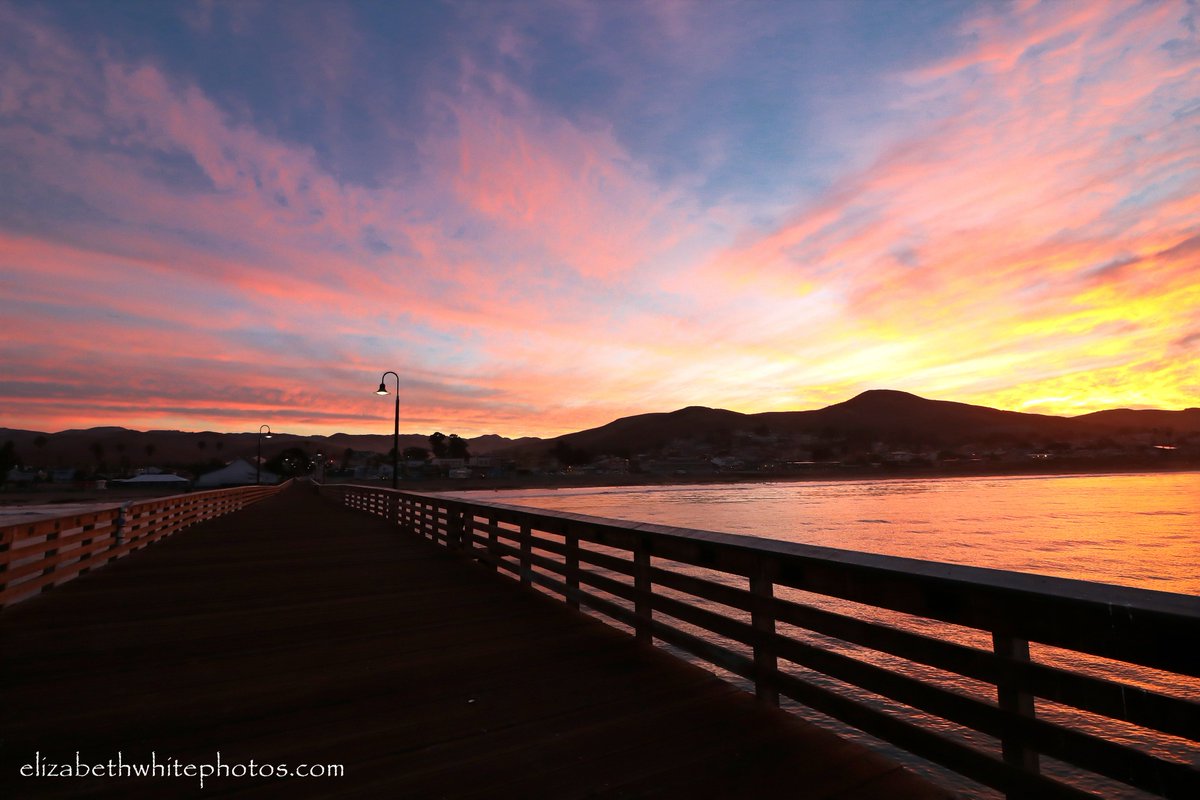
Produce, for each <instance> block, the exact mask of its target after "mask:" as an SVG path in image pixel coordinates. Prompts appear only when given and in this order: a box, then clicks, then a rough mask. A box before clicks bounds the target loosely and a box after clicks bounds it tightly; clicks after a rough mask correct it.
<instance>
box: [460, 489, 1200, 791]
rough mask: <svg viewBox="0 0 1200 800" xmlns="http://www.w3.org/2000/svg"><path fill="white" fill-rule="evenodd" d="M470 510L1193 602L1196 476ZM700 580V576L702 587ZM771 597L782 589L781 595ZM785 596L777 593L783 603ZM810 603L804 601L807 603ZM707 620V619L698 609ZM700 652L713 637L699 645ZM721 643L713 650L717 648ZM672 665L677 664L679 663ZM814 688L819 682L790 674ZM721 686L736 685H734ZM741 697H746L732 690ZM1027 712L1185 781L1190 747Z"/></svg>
mask: <svg viewBox="0 0 1200 800" xmlns="http://www.w3.org/2000/svg"><path fill="white" fill-rule="evenodd" d="M461 494H462V496H464V497H468V498H470V499H473V500H477V501H480V502H488V501H489V500H490V501H495V502H503V503H509V504H514V505H525V506H532V507H536V508H543V509H549V510H561V511H570V512H575V513H584V514H592V515H595V516H601V517H610V518H617V519H626V520H634V521H642V522H655V523H660V524H664V525H673V526H679V527H689V528H699V529H704V530H715V531H725V532H730V533H739V534H746V535H751V536H760V537H764V538H770V539H778V540H784V541H792V542H800V543H804V544H813V545H821V546H825V547H837V548H843V549H848V550H858V551H864V552H871V553H880V554H885V555H895V556H905V557H910V558H920V559H925V560H930V561H940V562H947V563H954V564H965V565H970V566H981V567H993V568H997V569H1007V570H1014V571H1019V572H1027V573H1036V574H1042V575H1055V576H1060V577H1066V578H1076V579H1080V580H1088V581H1095V582H1100V583H1109V584H1116V585H1123V586H1134V587H1140V588H1146V589H1154V590H1158V591H1166V592H1176V593H1182V594H1190V595H1200V473H1197V472H1190V473H1167V474H1130V475H1072V476H1037V477H1033V476H1005V477H988V478H983V477H971V478H945V479H915V480H904V479H891V480H881V481H873V480H853V481H820V482H795V483H761V484H737V485H690V486H653V487H632V488H631V487H618V488H587V489H557V490H509V491H498V492H464V493H461ZM706 577H710V578H711V577H712V576H711V575H709V576H706ZM784 591H785V592H787V591H790V590H784ZM795 594H796V595H797V596H796V597H792V598H790V599H795V600H798V601H802V602H808V603H813V604H818V605H821V606H822V607H824V608H828V609H830V610H833V611H838V612H841V613H848V614H852V615H857V616H871V617H873V618H875V619H876V620H878V621H881V622H885V623H887V624H895V625H898V626H900V627H906V628H909V629H914V630H919V631H922V632H925V633H929V634H936V635H940V636H943V637H946V638H950V639H952V640H954V641H958V642H960V643H962V644H967V645H972V646H977V647H983V648H988V647H990V638H988V636H987V635H986V634H982V633H980V632H976V631H970V630H968V629H954V630H948V627H949V626H944V625H941V624H940V623H930V622H928V621H919V620H912V619H902V618H900V616H899V615H893V614H890V613H888V612H882V611H880V610H877V609H869V608H864V607H860V606H857V605H855V604H852V603H844V602H842V601H837V600H831V599H827V598H814V597H813V596H811V595H804V596H800V595H803V593H795ZM785 596H786V594H785ZM814 600H815V603H814ZM714 610H718V611H720V609H719V608H717V609H714ZM793 633H794V634H795V633H799V635H800V637H801V638H805V639H808V640H809V641H813V642H814V643H819V644H822V645H823V646H827V647H829V648H831V649H834V650H838V651H841V652H844V653H845V654H847V655H853V656H855V657H858V658H863V659H864V660H868V661H871V662H873V663H876V664H878V665H880V666H887V667H888V668H891V669H896V670H898V671H904V672H907V673H909V674H912V675H914V676H915V677H921V678H922V679H925V680H938V681H941V682H942V683H943V685H947V686H948V687H949V688H952V689H954V690H955V691H959V692H961V693H964V694H969V695H974V696H977V697H979V698H980V699H984V700H986V701H988V702H994V699H995V690H994V688H993V687H990V686H986V685H982V684H975V683H974V682H972V681H969V680H967V679H963V678H958V677H955V676H947V675H946V674H944V673H942V674H935V673H936V670H932V669H930V668H925V667H923V666H921V665H913V664H910V663H908V662H901V660H898V659H893V658H891V657H889V656H886V655H883V654H877V653H870V652H864V651H862V650H861V649H858V648H855V647H854V646H852V645H847V644H845V643H842V642H837V641H835V640H827V639H825V638H824V637H820V636H818V635H816V634H807V635H806V634H805V633H804V632H793ZM709 638H713V637H712V636H709ZM719 643H721V644H723V645H725V644H728V643H727V642H724V641H721V642H719ZM677 654H678V655H681V656H683V657H688V658H690V657H689V656H688V655H687V654H686V653H682V652H677ZM1032 654H1033V658H1034V659H1035V660H1037V661H1041V662H1044V663H1049V664H1055V665H1059V666H1065V667H1070V668H1073V669H1081V670H1083V671H1085V672H1090V673H1092V674H1096V675H1099V676H1104V677H1111V678H1115V679H1120V680H1124V681H1131V682H1133V683H1135V684H1138V685H1143V686H1146V687H1147V688H1152V689H1154V690H1156V691H1161V692H1165V693H1168V694H1172V695H1175V696H1179V697H1184V698H1187V699H1192V700H1200V682H1198V681H1180V680H1179V679H1178V678H1177V677H1175V676H1169V675H1165V674H1161V673H1157V672H1155V671H1153V670H1142V669H1138V668H1131V667H1128V666H1127V665H1116V664H1114V663H1113V662H1106V661H1104V660H1102V659H1091V658H1089V657H1081V656H1079V655H1077V654H1071V653H1064V652H1059V651H1055V650H1054V649H1052V648H1046V647H1040V646H1037V645H1034V646H1033V648H1032ZM793 671H797V672H798V674H803V676H804V677H805V678H806V679H809V680H811V681H813V682H815V683H818V684H821V685H825V686H827V687H830V688H834V687H835V686H836V687H837V688H839V689H840V690H843V691H846V690H847V689H846V687H845V686H840V685H837V684H836V682H834V681H832V679H828V678H825V677H824V676H821V675H817V674H815V673H808V672H807V671H804V670H801V669H800V668H795V669H794V670H793ZM735 682H740V680H736V679H735ZM746 688H750V687H746ZM848 692H849V694H851V695H854V696H856V697H858V698H859V699H861V700H865V701H867V702H871V703H873V704H875V705H877V706H882V707H886V708H888V709H889V710H890V711H892V712H893V713H896V714H898V715H900V716H903V717H906V718H909V719H911V720H919V721H920V722H921V723H922V724H924V725H928V726H930V727H933V728H936V729H937V730H939V731H940V732H942V733H945V734H947V735H951V736H955V737H958V738H960V739H962V740H964V741H968V742H970V743H971V744H972V745H974V746H977V747H980V748H981V749H984V750H989V751H992V752H996V750H997V743H996V742H995V741H994V740H990V739H988V737H983V736H981V735H979V734H975V733H973V732H968V731H964V730H962V729H959V728H957V727H956V726H954V725H953V724H951V723H946V722H945V721H943V720H939V719H936V718H933V717H929V716H926V715H923V714H921V713H920V712H917V711H915V710H913V709H909V708H907V707H904V706H901V705H899V704H896V703H892V702H891V701H888V700H885V699H883V698H878V697H874V696H868V695H865V694H864V693H862V692H860V691H859V690H856V689H849V690H848ZM788 707H789V708H790V709H791V710H792V711H794V712H795V713H797V714H798V715H800V716H802V717H805V718H807V719H811V720H812V721H814V722H816V723H818V724H821V725H825V726H827V727H830V728H832V729H834V730H836V731H837V732H838V733H840V734H842V735H844V736H846V737H848V738H851V739H855V740H857V741H860V742H862V743H864V744H866V745H868V746H870V747H874V748H876V749H880V750H882V751H884V752H886V753H888V754H889V755H891V756H892V757H894V758H896V759H898V760H900V761H902V762H903V763H905V764H907V765H908V766H910V767H911V768H913V769H915V770H916V771H918V772H921V773H923V774H926V775H928V776H929V777H931V778H933V779H934V780H937V781H938V782H940V783H943V784H945V785H948V786H950V787H951V788H953V789H955V790H957V791H959V792H960V793H961V794H962V795H963V796H964V797H968V798H994V797H998V796H999V795H998V794H996V793H995V792H992V791H991V790H989V789H986V788H984V787H980V786H978V785H977V784H974V783H972V782H970V781H968V780H966V779H964V778H961V777H960V776H956V775H954V774H953V773H950V772H948V771H946V770H944V769H942V768H940V767H937V766H934V765H930V764H928V763H926V762H923V761H921V760H920V759H917V758H915V757H913V756H910V755H908V754H906V753H903V752H902V751H898V750H895V749H894V748H891V747H890V746H888V745H885V744H881V743H879V742H877V741H875V740H873V739H871V738H870V737H868V736H866V735H865V734H861V733H859V732H857V731H855V730H853V729H849V728H846V727H845V726H843V725H841V724H840V723H838V722H836V721H831V720H828V719H827V718H824V717H821V716H820V715H818V714H815V713H814V712H811V711H809V710H807V709H805V708H804V707H801V706H798V705H796V704H790V705H789V706H788ZM1038 714H1039V716H1042V717H1044V718H1047V719H1051V720H1053V721H1056V722H1061V723H1064V724H1068V725H1070V726H1072V727H1075V728H1078V729H1081V730H1084V731H1087V732H1090V733H1093V734H1095V735H1099V736H1103V737H1104V738H1106V739H1109V740H1112V741H1118V742H1123V743H1126V744H1129V745H1132V746H1135V747H1138V748H1140V749H1143V750H1146V751H1148V752H1152V753H1155V754H1157V755H1160V756H1162V757H1165V758H1168V759H1171V760H1177V761H1182V762H1184V763H1188V764H1191V765H1192V766H1193V767H1194V768H1197V769H1200V747H1198V746H1197V745H1196V744H1195V743H1192V742H1189V741H1187V740H1183V739H1177V738H1175V737H1168V736H1163V735H1160V734H1156V733H1154V732H1150V731H1145V730H1143V729H1140V728H1137V727H1136V726H1132V725H1126V724H1123V723H1115V722H1112V721H1109V720H1105V719H1102V718H1092V717H1090V715H1086V714H1083V713H1082V712H1078V711H1074V710H1072V709H1067V708H1065V707H1055V706H1053V705H1052V704H1048V703H1045V702H1041V701H1039V703H1038ZM1042 769H1043V771H1044V772H1046V773H1047V774H1053V775H1056V776H1059V777H1062V778H1065V779H1067V780H1069V781H1071V782H1073V783H1075V784H1076V785H1078V786H1079V787H1080V788H1084V789H1087V790H1089V791H1092V792H1094V793H1095V794H1096V795H1097V796H1099V797H1105V798H1121V799H1122V800H1125V799H1126V798H1128V799H1129V800H1135V799H1136V798H1143V797H1147V796H1148V795H1145V794H1143V793H1141V792H1138V791H1136V790H1133V789H1130V788H1128V787H1125V786H1124V785H1122V784H1117V783H1115V782H1109V781H1106V780H1105V779H1102V778H1095V777H1094V776H1089V775H1081V774H1080V773H1078V772H1077V771H1074V770H1073V769H1072V768H1070V767H1067V766H1064V765H1058V764H1056V763H1054V762H1052V761H1050V760H1049V759H1043V767H1042Z"/></svg>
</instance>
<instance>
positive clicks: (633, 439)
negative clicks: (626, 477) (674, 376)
mask: <svg viewBox="0 0 1200 800" xmlns="http://www.w3.org/2000/svg"><path fill="white" fill-rule="evenodd" d="M747 418H748V417H747V415H746V414H739V413H738V412H736V411H725V410H723V409H719V408H705V407H703V406H689V407H688V408H681V409H679V410H678V411H671V412H666V413H652V414H638V415H637V416H633V417H622V418H621V419H618V420H614V421H612V422H610V423H608V424H607V425H602V426H600V427H599V428H592V429H590V430H586V431H579V432H577V433H568V434H565V435H563V436H559V437H558V438H557V439H552V440H551V441H552V442H558V441H562V442H566V443H567V444H569V445H570V446H571V447H576V448H582V449H584V450H587V451H589V452H593V453H600V452H605V453H616V452H620V451H624V450H646V449H655V448H658V447H661V446H663V445H665V444H666V443H667V442H669V441H671V440H672V439H678V438H682V437H695V436H703V435H706V434H712V433H724V432H732V431H733V430H735V429H738V428H741V427H743V426H744V425H745V420H746V419H747Z"/></svg>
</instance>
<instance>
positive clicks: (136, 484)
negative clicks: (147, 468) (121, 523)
mask: <svg viewBox="0 0 1200 800" xmlns="http://www.w3.org/2000/svg"><path fill="white" fill-rule="evenodd" d="M109 483H111V484H112V485H113V486H120V487H121V488H123V489H126V488H128V489H178V490H179V491H181V492H182V491H185V490H187V488H188V487H189V486H191V485H192V482H191V481H189V480H188V479H187V478H181V477H180V476H178V475H163V474H161V473H160V474H149V473H145V474H142V475H136V476H134V477H132V478H126V479H125V480H117V481H109Z"/></svg>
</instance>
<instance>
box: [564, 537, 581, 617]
mask: <svg viewBox="0 0 1200 800" xmlns="http://www.w3.org/2000/svg"><path fill="white" fill-rule="evenodd" d="M563 543H564V544H565V545H566V548H567V552H566V554H565V555H564V556H563V563H564V566H565V567H566V572H567V574H566V580H567V593H566V595H565V597H564V599H565V600H566V601H567V605H568V606H570V607H571V608H579V536H578V534H575V533H573V532H571V530H570V529H568V530H567V532H566V533H564V534H563Z"/></svg>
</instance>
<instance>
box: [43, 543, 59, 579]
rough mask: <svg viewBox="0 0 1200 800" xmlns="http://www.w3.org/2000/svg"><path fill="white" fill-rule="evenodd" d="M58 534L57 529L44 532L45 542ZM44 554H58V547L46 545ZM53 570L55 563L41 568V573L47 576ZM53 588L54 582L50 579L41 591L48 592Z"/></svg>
mask: <svg viewBox="0 0 1200 800" xmlns="http://www.w3.org/2000/svg"><path fill="white" fill-rule="evenodd" d="M58 534H59V531H58V530H57V529H56V530H53V531H51V532H50V533H47V534H46V544H49V543H50V542H53V541H56V540H57V539H58ZM45 554H46V556H55V555H58V548H57V547H47V548H46V550H45ZM54 570H55V565H54V564H50V565H49V566H47V567H46V568H45V569H43V570H42V575H43V576H49V575H50V574H51V573H53V572H54ZM53 588H54V582H53V581H51V582H50V583H47V584H46V585H45V586H43V587H42V591H43V592H48V591H50V590H51V589H53Z"/></svg>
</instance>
